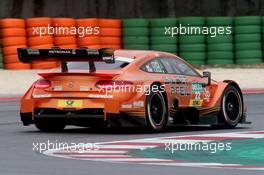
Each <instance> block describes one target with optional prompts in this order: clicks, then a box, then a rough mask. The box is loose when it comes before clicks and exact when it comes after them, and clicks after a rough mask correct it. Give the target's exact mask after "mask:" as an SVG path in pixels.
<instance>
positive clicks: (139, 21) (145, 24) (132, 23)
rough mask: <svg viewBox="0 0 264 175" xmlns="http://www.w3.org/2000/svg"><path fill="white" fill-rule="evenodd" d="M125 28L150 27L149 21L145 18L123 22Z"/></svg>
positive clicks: (124, 20)
mask: <svg viewBox="0 0 264 175" xmlns="http://www.w3.org/2000/svg"><path fill="white" fill-rule="evenodd" d="M122 23H123V27H148V26H149V21H148V20H147V19H143V18H130V19H123V20H122Z"/></svg>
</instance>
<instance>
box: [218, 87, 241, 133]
mask: <svg viewBox="0 0 264 175" xmlns="http://www.w3.org/2000/svg"><path fill="white" fill-rule="evenodd" d="M242 116H243V100H242V96H241V93H240V92H239V91H238V89H237V88H236V87H234V86H232V85H229V86H228V87H227V88H226V89H225V91H224V94H223V97H222V102H221V111H220V112H219V114H218V121H219V123H223V124H224V126H225V127H226V128H235V127H236V126H237V124H238V123H239V122H240V120H241V118H242Z"/></svg>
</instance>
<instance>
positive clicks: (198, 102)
mask: <svg viewBox="0 0 264 175" xmlns="http://www.w3.org/2000/svg"><path fill="white" fill-rule="evenodd" d="M202 105H203V100H201V99H199V100H197V99H191V100H190V103H189V106H198V107H200V106H202Z"/></svg>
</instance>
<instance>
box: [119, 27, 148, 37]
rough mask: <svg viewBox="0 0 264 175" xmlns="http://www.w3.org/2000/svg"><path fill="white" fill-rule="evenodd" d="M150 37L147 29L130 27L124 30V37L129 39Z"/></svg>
mask: <svg viewBox="0 0 264 175" xmlns="http://www.w3.org/2000/svg"><path fill="white" fill-rule="evenodd" d="M148 35H149V29H148V28H147V27H128V28H123V36H124V37H129V36H143V37H148Z"/></svg>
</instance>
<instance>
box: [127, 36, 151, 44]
mask: <svg viewBox="0 0 264 175" xmlns="http://www.w3.org/2000/svg"><path fill="white" fill-rule="evenodd" d="M123 43H124V44H146V45H148V44H149V38H148V37H144V36H139V37H137V36H129V37H123Z"/></svg>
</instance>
